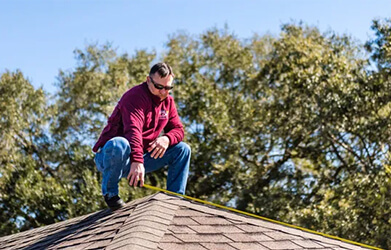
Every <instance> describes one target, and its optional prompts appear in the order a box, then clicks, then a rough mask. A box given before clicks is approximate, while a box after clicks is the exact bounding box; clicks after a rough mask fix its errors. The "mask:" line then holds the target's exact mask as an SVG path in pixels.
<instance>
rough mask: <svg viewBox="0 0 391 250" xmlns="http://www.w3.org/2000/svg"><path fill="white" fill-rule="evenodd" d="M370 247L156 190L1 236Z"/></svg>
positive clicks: (96, 244) (123, 245) (115, 243)
mask: <svg viewBox="0 0 391 250" xmlns="http://www.w3.org/2000/svg"><path fill="white" fill-rule="evenodd" d="M23 248H24V249H224V250H229V249H260V250H263V249H265V250H273V249H276V250H279V249H317V250H326V249H327V250H332V249H333V250H340V249H366V248H363V247H359V246H356V245H353V244H349V243H346V242H342V241H339V240H335V239H330V238H327V237H324V236H320V235H316V234H312V233H308V232H305V231H302V230H299V229H294V228H290V227H287V226H283V225H279V224H276V223H272V222H267V221H263V220H261V219H257V218H252V217H249V216H245V215H241V214H237V213H234V212H230V211H225V210H222V209H218V208H215V207H209V206H206V205H203V204H200V203H197V202H192V201H189V200H186V199H181V198H178V197H176V196H171V195H167V194H164V193H157V194H154V195H151V196H148V197H144V198H142V199H138V200H134V201H132V202H130V203H127V204H126V206H125V207H124V208H122V209H120V210H117V211H115V212H110V211H109V210H108V209H106V210H102V211H99V212H96V213H93V214H89V215H85V216H81V217H78V218H74V219H70V220H68V221H65V222H60V223H56V224H52V225H49V226H44V227H41V228H37V229H32V230H29V231H26V232H22V233H17V234H14V235H9V236H5V237H2V238H0V249H23Z"/></svg>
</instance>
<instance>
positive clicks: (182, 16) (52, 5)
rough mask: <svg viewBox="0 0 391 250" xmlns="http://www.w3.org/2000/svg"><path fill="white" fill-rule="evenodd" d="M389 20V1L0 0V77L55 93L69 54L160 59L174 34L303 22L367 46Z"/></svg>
mask: <svg viewBox="0 0 391 250" xmlns="http://www.w3.org/2000/svg"><path fill="white" fill-rule="evenodd" d="M385 17H388V18H391V1H389V0H388V1H385V0H376V1H369V0H367V1H362V0H349V1H348V0H328V1H324V0H284V1H283V0H269V1H263V0H262V1H261V0H259V1H247V0H240V1H239V0H236V1H234V0H224V1H223V0H197V1H184V0H165V1H157V0H156V1H151V0H144V1H141V0H140V1H130V0H128V1H116V0H111V1H108V0H107V1H99V0H88V1H87V0H84V1H83V0H67V1H65V0H52V1H39V0H37V1H31V0H29V1H27V0H26V1H21V0H0V74H1V73H3V72H5V70H6V69H8V70H11V71H14V70H16V69H20V70H21V71H22V72H23V73H24V75H25V76H26V77H28V78H29V80H30V81H31V82H32V84H33V85H34V86H35V87H39V86H43V88H44V89H45V90H46V91H49V92H54V91H55V87H54V86H53V83H55V81H56V76H57V75H58V71H59V69H62V70H72V68H73V67H74V66H75V65H76V63H75V60H74V57H73V50H74V49H75V48H80V49H83V48H85V46H86V45H88V44H91V43H94V42H99V43H100V44H103V43H105V42H107V41H109V42H112V43H113V45H114V46H115V47H117V48H118V52H119V53H123V52H128V53H129V54H133V53H134V51H135V50H136V49H148V50H156V51H157V52H158V53H160V52H162V50H163V48H164V44H165V42H167V41H168V36H169V35H170V34H173V33H175V32H177V31H186V32H188V33H189V34H193V35H197V34H200V33H202V32H204V31H206V30H207V29H210V28H212V27H217V28H223V27H224V25H225V24H227V25H228V27H229V29H230V30H231V31H232V32H233V33H235V34H236V35H237V36H238V37H239V38H243V39H245V38H249V37H251V36H252V35H253V34H254V33H257V34H260V35H262V34H265V33H267V32H269V33H271V34H274V35H278V33H279V31H280V26H281V24H284V23H287V22H291V21H292V20H295V21H299V20H302V21H304V22H305V23H306V24H309V25H315V26H317V27H319V28H320V29H321V31H326V30H329V29H331V30H334V31H336V32H338V33H347V34H350V35H352V36H353V37H355V38H357V39H359V40H360V41H361V42H364V41H366V40H367V39H368V38H369V37H370V36H372V32H371V30H370V25H371V20H372V19H374V18H385Z"/></svg>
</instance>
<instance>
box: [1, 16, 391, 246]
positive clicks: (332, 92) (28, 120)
mask: <svg viewBox="0 0 391 250" xmlns="http://www.w3.org/2000/svg"><path fill="white" fill-rule="evenodd" d="M372 29H373V31H374V32H375V35H374V38H373V40H370V41H368V42H367V43H366V44H365V45H361V44H359V43H358V42H356V41H355V40H354V39H352V38H351V37H348V36H345V35H338V34H335V33H333V32H329V33H325V34H322V33H321V32H320V31H319V30H318V29H317V28H315V27H308V26H306V25H303V24H301V23H299V24H287V25H284V26H282V29H281V34H280V35H279V36H277V37H273V36H270V35H265V36H258V35H254V36H253V37H252V38H250V39H247V40H241V39H238V38H237V37H236V36H235V35H234V34H232V33H231V32H230V31H229V30H228V29H227V28H226V29H223V30H219V29H210V30H208V31H206V32H204V33H202V34H200V35H198V36H191V35H188V34H186V33H177V34H174V35H173V36H171V37H170V38H169V40H168V42H167V44H166V50H165V52H164V53H163V55H162V57H161V58H160V59H162V60H164V61H167V62H169V63H170V64H171V65H172V66H173V68H174V71H175V75H176V77H175V89H174V92H173V95H174V97H175V100H176V102H177V105H178V111H179V114H180V116H181V119H182V121H183V123H184V125H185V128H186V141H187V142H188V143H189V144H190V145H191V147H192V152H193V154H192V162H191V173H190V176H189V183H188V191H187V194H188V195H191V196H195V197H199V198H203V199H208V200H210V201H213V202H217V203H221V204H228V205H231V206H235V207H236V208H238V209H241V210H246V211H249V212H252V213H256V214H259V215H262V216H266V217H269V218H273V219H278V220H281V221H284V222H289V223H292V224H295V225H299V226H303V227H306V228H310V229H313V230H316V231H322V232H325V233H328V234H332V235H336V236H339V237H343V238H347V239H350V240H354V241H358V242H362V243H367V244H371V245H375V246H379V247H383V248H390V247H391V241H390V239H391V217H390V214H391V209H390V207H391V193H390V191H389V190H390V189H391V163H390V156H391V155H390V144H389V142H390V141H391V130H390V127H391V123H390V115H391V89H390V88H391V81H390V69H391V63H390V58H391V57H390V53H391V52H390V51H391V45H390V44H391V43H390V41H391V20H388V19H385V20H375V21H374V22H373V25H372ZM75 58H76V62H77V65H76V67H75V69H74V70H72V71H69V72H63V71H61V72H60V73H59V76H58V81H57V82H58V84H57V86H58V92H57V94H56V95H55V96H49V95H48V94H47V93H44V92H43V91H42V89H38V90H35V89H34V88H33V87H32V86H31V84H30V83H29V81H28V80H26V79H25V77H24V76H23V75H22V73H21V72H5V73H4V74H3V75H2V76H1V79H0V102H1V109H0V113H1V117H2V118H1V120H0V126H1V127H0V139H1V140H0V160H1V163H2V164H1V169H0V171H1V172H0V193H1V196H0V208H1V212H0V222H1V223H0V228H1V234H3V235H4V234H8V233H12V232H16V231H19V230H25V229H28V228H31V227H37V226H40V225H45V224H50V223H53V222H56V221H59V220H65V219H67V218H70V217H74V216H78V215H81V214H85V213H88V212H91V211H95V210H97V209H99V208H103V204H102V199H101V196H100V187H99V183H100V178H101V176H100V174H99V173H98V172H97V171H96V169H95V166H94V163H93V154H92V152H91V146H92V145H93V143H94V142H95V140H96V139H97V137H98V136H99V133H100V132H101V130H102V128H103V126H104V124H105V122H106V119H107V117H108V116H109V115H110V113H111V111H112V110H113V108H114V106H115V104H116V102H117V101H118V99H119V98H120V96H121V95H122V94H123V92H124V91H126V90H127V89H129V88H130V87H132V86H134V85H136V84H139V83H141V82H142V81H144V80H145V77H146V75H147V74H148V71H149V68H150V66H151V64H152V62H154V61H155V60H156V55H155V53H154V52H152V53H151V52H148V51H146V50H140V51H136V53H135V54H134V55H133V56H129V55H128V54H123V55H118V54H117V53H116V50H115V49H113V48H112V46H111V45H110V44H106V45H103V46H99V45H91V46H89V47H87V48H86V49H85V50H76V51H75ZM164 176H165V173H164V171H160V172H157V173H153V174H151V175H148V180H147V183H151V184H152V185H157V186H160V187H164V183H165V178H164ZM122 185H123V187H122V188H121V192H122V193H121V195H122V196H123V197H127V199H134V198H137V197H141V196H144V195H146V194H149V193H151V191H149V190H146V189H138V190H135V189H130V188H127V187H126V183H122Z"/></svg>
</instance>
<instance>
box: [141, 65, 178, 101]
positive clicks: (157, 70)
mask: <svg viewBox="0 0 391 250" xmlns="http://www.w3.org/2000/svg"><path fill="white" fill-rule="evenodd" d="M173 80H174V74H173V73H172V69H171V66H170V65H168V64H167V63H157V64H155V65H153V67H152V68H151V71H150V72H149V76H147V84H148V88H149V90H150V91H151V93H152V94H153V95H156V96H158V97H160V100H164V99H166V98H167V96H168V95H169V93H170V90H171V89H172V88H173V86H172V81H173Z"/></svg>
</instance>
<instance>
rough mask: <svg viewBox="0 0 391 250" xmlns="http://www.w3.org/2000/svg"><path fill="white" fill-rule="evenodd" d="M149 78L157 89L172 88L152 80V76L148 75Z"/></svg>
mask: <svg viewBox="0 0 391 250" xmlns="http://www.w3.org/2000/svg"><path fill="white" fill-rule="evenodd" d="M149 79H150V80H151V82H152V84H153V86H155V88H156V89H158V90H162V89H165V90H167V91H168V90H172V89H173V88H174V86H163V85H160V84H157V83H155V82H154V81H153V79H152V77H149Z"/></svg>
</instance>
